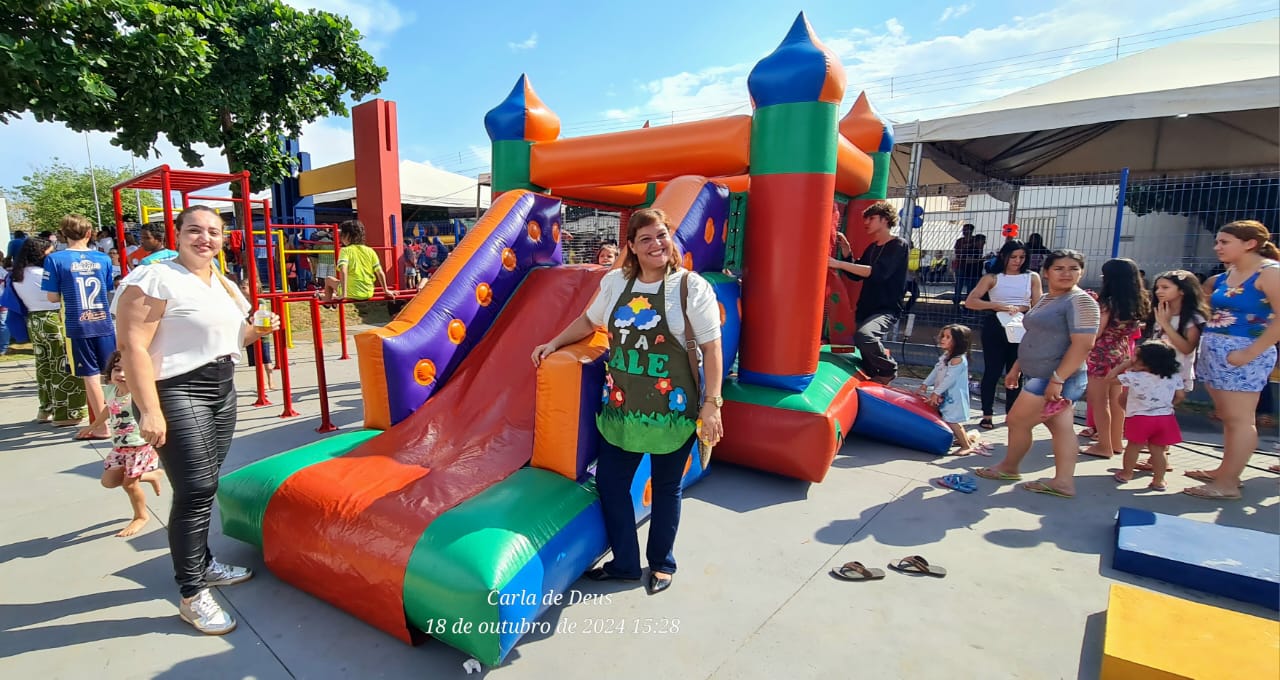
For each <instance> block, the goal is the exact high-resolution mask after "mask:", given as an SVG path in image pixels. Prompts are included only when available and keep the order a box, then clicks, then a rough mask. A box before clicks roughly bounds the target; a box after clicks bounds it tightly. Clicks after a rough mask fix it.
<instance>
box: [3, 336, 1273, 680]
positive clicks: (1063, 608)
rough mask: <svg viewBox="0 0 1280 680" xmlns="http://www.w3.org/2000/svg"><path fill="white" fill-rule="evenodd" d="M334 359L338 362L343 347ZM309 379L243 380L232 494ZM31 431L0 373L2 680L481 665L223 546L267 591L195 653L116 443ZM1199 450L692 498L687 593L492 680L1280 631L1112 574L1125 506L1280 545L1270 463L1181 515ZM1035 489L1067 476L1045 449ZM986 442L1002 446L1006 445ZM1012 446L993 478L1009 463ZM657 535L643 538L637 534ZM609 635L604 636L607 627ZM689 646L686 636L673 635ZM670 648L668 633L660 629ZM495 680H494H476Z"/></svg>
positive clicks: (581, 625)
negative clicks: (262, 386)
mask: <svg viewBox="0 0 1280 680" xmlns="http://www.w3.org/2000/svg"><path fill="white" fill-rule="evenodd" d="M329 355H330V356H336V352H334V351H333V350H332V348H330V351H329ZM291 358H293V359H294V361H295V364H294V367H293V368H294V370H293V377H294V382H295V390H296V398H297V399H298V403H297V408H298V410H299V411H300V412H301V413H302V415H301V416H300V417H297V418H290V419H281V418H280V417H279V414H280V408H279V405H278V402H279V395H278V393H276V394H273V395H272V397H273V400H274V401H276V402H277V404H276V405H272V406H268V407H261V408H255V407H253V406H252V403H253V401H254V394H253V389H252V384H253V383H252V373H250V372H249V370H248V369H241V371H240V373H239V376H238V383H239V387H240V388H241V395H242V396H241V400H240V407H241V408H240V423H239V427H238V429H237V432H236V439H235V443H234V445H233V446H232V449H231V454H230V456H229V458H228V459H227V463H226V468H225V469H224V472H227V471H230V470H234V469H236V468H239V467H241V466H244V465H246V464H248V463H251V462H253V461H256V460H259V459H262V458H265V457H267V456H270V455H272V454H275V453H278V452H280V451H284V450H287V449H291V448H293V447H296V446H299V445H302V444H305V443H308V442H311V441H314V440H315V439H317V438H318V437H323V436H326V435H320V434H317V433H316V432H315V428H316V426H317V424H318V422H319V419H318V403H317V399H316V385H315V370H314V365H313V364H312V363H311V357H310V353H309V351H307V350H299V351H298V352H296V353H295V354H293V355H291ZM327 366H328V376H329V378H328V380H329V383H330V385H331V391H330V398H331V400H332V403H333V407H334V420H335V422H336V423H337V424H339V425H340V426H341V427H342V428H343V430H349V429H353V428H356V427H359V424H360V422H361V402H360V392H359V384H358V375H357V369H356V362H355V361H354V360H350V361H338V360H336V359H332V358H331V359H330V361H329V362H328V364H327ZM35 411H36V397H35V383H34V371H33V368H32V367H31V365H30V362H29V361H27V362H9V363H4V364H0V414H3V417H0V456H3V460H4V462H5V468H4V469H5V474H4V475H3V476H2V477H0V536H2V537H3V539H2V540H0V544H3V545H2V547H0V676H3V677H6V678H90V677H92V678H98V679H113V678H153V677H159V678H180V679H182V680H187V679H190V678H263V679H268V678H271V679H273V678H361V679H363V678H443V677H464V676H465V675H466V674H465V672H464V671H463V662H464V661H466V659H467V657H466V655H464V654H463V653H461V652H458V651H457V650H454V649H452V648H450V647H448V646H446V645H444V644H441V643H438V642H435V641H428V642H427V643H425V644H423V645H421V646H418V647H409V646H406V645H403V644H401V643H400V642H398V641H397V640H395V639H393V638H391V637H389V636H387V635H385V634H383V633H381V632H379V631H377V630H375V629H373V628H371V627H369V626H367V625H366V624H364V623H362V622H361V621H359V620H357V619H355V618H353V617H351V616H349V615H348V614H346V613H344V612H343V611H341V610H338V609H336V608H334V607H332V606H330V605H328V604H326V603H324V602H321V601H319V600H316V599H314V598H312V597H311V596H309V595H306V594H304V593H302V592H300V591H298V590H296V589H294V588H293V587H291V586H289V585H287V584H285V583H283V582H281V581H280V580H278V579H277V578H276V577H275V576H273V575H272V574H271V573H270V572H269V571H267V570H266V568H265V567H264V566H263V563H262V558H261V555H260V554H259V553H258V551H257V550H256V549H254V548H252V547H250V546H248V545H245V544H242V543H239V542H237V541H234V540H232V539H228V538H225V537H223V536H222V535H221V534H220V533H219V532H218V531H217V530H216V526H217V524H218V522H217V520H216V518H215V522H214V525H215V531H214V533H213V535H212V536H211V538H210V543H211V544H212V546H213V549H214V551H215V553H216V554H217V555H218V556H219V558H220V559H221V560H223V561H226V562H230V563H235V564H247V565H249V566H252V567H253V568H254V569H255V570H257V576H256V577H255V578H254V579H253V580H252V581H249V582H248V583H244V584H241V585H238V586H233V587H229V588H222V589H220V592H219V593H218V594H217V597H218V598H219V599H220V600H221V601H222V602H224V603H225V604H227V605H229V607H230V608H231V609H232V611H233V612H234V614H235V616H236V617H237V618H238V619H239V621H240V627H239V629H238V630H236V631H234V632H233V633H231V634H230V635H227V636H225V637H206V636H202V635H199V634H198V633H196V632H195V630H194V629H192V628H191V627H190V626H189V625H187V624H185V623H183V622H182V621H181V620H179V618H178V616H177V607H176V600H177V592H176V587H175V585H174V583H173V577H172V569H171V563H170V560H169V554H168V547H167V540H166V537H165V530H164V523H165V522H166V518H167V516H168V507H169V497H168V495H167V493H165V494H162V495H160V496H159V497H155V498H153V499H152V502H151V503H150V507H151V510H152V512H153V514H154V515H155V517H156V519H153V520H152V522H151V523H149V524H148V526H147V528H146V529H145V530H144V531H143V532H142V533H141V534H139V535H137V536H133V537H131V538H127V539H125V538H115V537H114V536H113V534H114V533H115V532H116V531H118V530H119V529H120V528H121V527H123V526H124V524H125V523H126V521H127V519H128V517H129V509H128V503H127V501H126V499H125V496H124V494H123V493H121V492H120V491H118V490H112V491H108V490H105V489H103V488H101V487H100V486H99V484H98V481H97V480H98V477H99V474H100V472H101V467H102V460H103V458H104V457H105V456H106V455H107V453H109V446H108V443H105V442H93V443H81V442H73V441H72V440H71V435H72V434H73V432H71V431H69V430H57V429H53V428H51V427H50V426H47V425H35V424H31V423H29V422H28V420H29V419H30V418H31V417H32V416H34V414H35ZM1184 427H1185V428H1186V431H1185V436H1186V438H1187V439H1188V440H1189V441H1190V442H1192V443H1189V444H1188V445H1186V446H1182V447H1179V448H1178V449H1177V450H1176V451H1175V452H1174V455H1173V457H1172V458H1173V461H1172V462H1173V465H1174V466H1175V467H1176V468H1177V470H1178V472H1177V473H1175V474H1174V475H1172V476H1171V478H1170V480H1171V485H1170V492H1169V493H1152V492H1148V491H1146V489H1145V484H1137V483H1135V484H1131V485H1127V486H1125V487H1119V488H1118V487H1117V485H1116V484H1115V483H1114V482H1113V481H1112V480H1111V472H1110V471H1111V470H1112V469H1113V468H1114V467H1115V465H1116V463H1117V462H1116V461H1111V462H1109V461H1104V460H1096V459H1086V460H1082V461H1081V462H1080V465H1079V468H1078V475H1079V483H1078V491H1079V495H1078V496H1077V497H1076V498H1075V499H1073V500H1063V499H1058V498H1052V497H1048V496H1041V495H1035V494H1031V493H1027V492H1025V491H1021V490H1018V489H1015V488H1014V487H1013V486H1012V485H1001V484H997V483H994V482H987V481H980V483H979V486H978V491H977V492H976V493H974V494H972V495H965V494H961V493H957V492H953V491H947V490H944V489H939V488H936V487H933V486H931V485H930V483H929V480H930V479H931V478H935V477H938V476H941V475H944V474H947V473H950V472H954V471H965V470H968V469H971V468H974V467H977V466H980V465H983V464H986V463H989V462H990V460H989V459H983V458H934V457H932V456H926V455H923V454H919V453H914V452H910V451H906V450H903V449H899V448H895V447H892V446H887V445H884V444H879V443H875V442H870V441H866V440H862V439H856V438H853V439H850V440H848V441H847V442H846V443H845V445H844V448H843V450H842V451H841V455H840V456H838V457H837V459H836V461H835V464H834V466H833V468H832V470H831V472H830V474H829V475H828V476H827V479H826V481H825V482H823V483H822V484H806V483H802V482H797V481H794V480H789V479H782V478H778V477H774V476H770V475H766V474H763V473H759V472H756V471H753V470H748V469H743V468H736V467H733V466H729V465H718V466H714V467H713V474H711V475H710V476H709V477H708V478H707V479H706V480H705V481H703V482H702V483H700V484H698V485H696V486H695V487H693V488H692V489H690V490H688V492H687V495H686V500H685V502H684V505H683V517H682V522H681V531H680V537H679V540H678V542H677V546H676V552H677V556H678V557H679V560H680V565H681V568H680V571H679V573H678V574H677V576H676V581H675V584H674V585H673V586H672V588H671V589H670V590H668V591H667V592H665V593H662V594H661V595H658V596H654V597H650V596H648V595H646V594H645V592H644V589H643V588H642V587H640V586H639V585H635V586H627V587H620V586H616V585H611V584H599V583H592V582H588V581H585V580H584V581H579V582H578V583H577V584H575V586H574V588H575V589H577V590H579V591H581V592H583V593H590V594H600V595H608V597H607V598H603V599H602V601H601V603H598V604H578V605H573V606H566V607H560V608H556V609H553V610H551V611H550V612H548V613H547V615H546V619H547V620H548V621H551V622H553V625H559V624H561V623H562V622H563V623H565V624H566V626H565V627H567V624H568V623H576V624H577V627H578V631H577V632H574V633H567V632H561V633H551V634H547V635H532V636H529V637H526V638H525V639H524V640H523V641H522V642H521V643H520V644H518V645H517V646H516V648H515V650H514V651H513V652H512V653H511V654H510V656H509V657H508V659H507V661H506V663H505V664H504V665H503V666H501V667H499V668H493V669H485V671H484V672H485V674H486V675H487V676H488V677H493V678H558V679H564V680H570V679H577V678H583V679H591V680H598V679H599V678H603V677H608V678H612V679H616V680H623V679H627V678H655V677H657V678H717V679H726V680H727V679H739V678H743V679H748V678H762V679H763V678H912V679H916V678H947V679H949V680H955V679H960V678H975V679H982V680H994V679H997V678H1019V679H1023V680H1027V679H1034V678H1093V677H1096V676H1097V673H1098V667H1099V663H1100V659H1101V650H1102V640H1103V634H1104V626H1105V620H1106V608H1107V591H1108V587H1109V585H1110V584H1112V583H1115V582H1121V583H1129V584H1134V585H1137V586H1139V587H1142V588H1148V589H1151V590H1155V591H1159V592H1164V593H1170V594H1174V595H1177V596H1180V597H1185V598H1188V599H1191V600H1195V601H1198V602H1207V603H1210V604H1214V605H1217V606H1222V607H1226V608H1229V609H1233V610H1237V611H1244V612H1247V613H1251V614H1255V615H1258V616H1263V617H1266V618H1269V619H1272V620H1275V619H1276V613H1275V612H1272V611H1268V610H1265V609H1261V608H1258V607H1255V606H1252V605H1247V604H1244V603H1240V602H1235V601H1232V600H1226V599H1222V598H1217V597H1211V596H1207V595H1204V594H1202V593H1199V592H1196V591H1190V590H1187V589H1183V588H1180V587H1175V586H1171V585H1168V584H1165V583H1162V582H1158V581H1153V580H1147V579H1142V578H1137V577H1133V576H1131V575H1128V574H1125V573H1121V572H1116V571H1113V570H1112V569H1111V568H1110V563H1111V551H1112V545H1113V541H1114V539H1113V526H1114V521H1113V517H1114V515H1115V512H1116V509H1117V508H1118V507H1120V506H1122V505H1128V506H1133V507H1138V508H1143V509H1150V510H1155V511H1159V512H1164V513H1171V514H1178V515H1182V516H1184V517H1190V518H1194V519H1198V520H1203V521H1209V522H1217V523H1219V524H1224V525H1230V526H1239V527H1247V528H1251V529H1259V530H1263V531H1267V532H1272V533H1276V532H1280V502H1278V500H1277V492H1278V490H1280V486H1278V485H1277V479H1278V478H1277V476H1276V475H1274V474H1271V473H1269V472H1266V471H1265V468H1266V467H1267V466H1268V465H1271V464H1273V463H1274V462H1275V459H1274V457H1273V456H1272V454H1270V452H1271V451H1272V448H1271V445H1272V443H1271V442H1270V441H1267V442H1265V443H1264V445H1263V449H1264V451H1265V452H1267V453H1265V454H1263V455H1259V456H1255V458H1254V461H1253V465H1252V466H1251V468H1250V469H1249V471H1248V472H1247V477H1246V481H1245V487H1244V491H1243V493H1244V500H1243V501H1237V502H1222V503H1215V502H1206V501H1201V500H1196V499H1192V498H1189V497H1187V496H1184V495H1182V494H1178V493H1176V491H1177V490H1179V489H1181V488H1184V487H1185V486H1188V485H1190V484H1191V482H1190V480H1186V479H1184V478H1182V477H1181V476H1180V473H1181V471H1182V470H1187V469H1192V468H1204V467H1213V466H1214V465H1216V461H1215V460H1214V458H1215V457H1217V456H1218V455H1220V454H1219V450H1218V449H1217V448H1216V446H1215V445H1216V443H1217V442H1220V440H1221V435H1220V434H1219V433H1217V432H1215V431H1214V428H1213V426H1212V424H1211V423H1209V422H1208V421H1196V422H1191V421H1189V420H1188V421H1186V422H1184ZM1038 434H1039V437H1040V440H1039V441H1037V443H1036V446H1035V448H1034V449H1033V451H1032V453H1031V455H1030V456H1029V457H1028V460H1027V464H1026V470H1025V472H1026V477H1027V478H1028V479H1035V478H1037V476H1039V475H1041V474H1043V473H1045V471H1047V470H1048V469H1050V468H1051V460H1050V459H1049V457H1048V454H1049V443H1048V440H1047V432H1045V431H1043V430H1039V431H1038ZM987 438H988V440H992V441H996V442H1002V441H1003V429H1002V428H998V429H996V430H995V431H994V432H993V433H991V436H988V437H987ZM1002 448H1003V447H1002V446H998V447H997V452H996V453H997V456H998V455H999V454H1000V452H1001V450H1002ZM642 537H643V532H642ZM916 554H919V555H924V556H925V557H927V558H928V559H929V561H930V562H933V563H936V564H939V565H943V566H945V567H947V569H948V570H949V574H948V576H947V577H946V578H944V579H932V578H912V577H908V576H903V575H900V574H896V573H893V572H890V575H889V576H888V577H887V578H885V579H884V580H882V581H877V582H871V583H845V582H841V581H837V580H835V579H833V578H832V577H831V576H829V574H828V572H829V571H830V569H831V568H832V567H834V566H838V565H840V564H842V563H844V562H847V561H851V560H860V561H862V562H864V563H866V564H867V565H869V566H878V567H881V568H883V567H884V566H885V564H886V563H888V562H890V561H896V560H897V559H898V558H901V557H903V556H906V555H916ZM650 618H652V619H655V620H658V621H660V620H662V619H666V620H668V621H669V622H668V623H667V624H666V625H665V629H666V632H657V631H656V630H655V631H654V632H649V633H644V632H633V631H634V626H629V627H628V632H626V633H622V634H604V633H601V634H589V633H587V632H583V631H585V630H589V629H591V628H592V627H593V626H599V627H601V628H605V627H610V628H611V627H613V625H614V624H613V623H612V622H618V621H625V622H628V624H630V623H634V622H635V621H637V620H645V619H650ZM605 622H610V625H609V626H605V625H603V624H604V623H605ZM673 623H674V624H675V625H672V624H673ZM658 627H664V626H661V625H659V626H658ZM472 677H477V676H472Z"/></svg>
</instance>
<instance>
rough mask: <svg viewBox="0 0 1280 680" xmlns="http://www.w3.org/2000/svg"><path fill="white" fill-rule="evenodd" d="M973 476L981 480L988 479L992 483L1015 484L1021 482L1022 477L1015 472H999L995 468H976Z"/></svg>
mask: <svg viewBox="0 0 1280 680" xmlns="http://www.w3.org/2000/svg"><path fill="white" fill-rule="evenodd" d="M973 474H975V475H977V476H979V477H981V478H983V479H990V480H991V481H993V482H1017V481H1021V480H1022V475H1020V474H1018V473H1016V472H1001V471H1000V470H997V469H995V468H989V467H984V468H978V469H977V470H974V471H973Z"/></svg>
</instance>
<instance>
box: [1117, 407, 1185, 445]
mask: <svg viewBox="0 0 1280 680" xmlns="http://www.w3.org/2000/svg"><path fill="white" fill-rule="evenodd" d="M1124 438H1125V439H1127V440H1128V441H1129V443H1130V444H1151V445H1154V446H1170V445H1172V444H1180V443H1182V429H1181V428H1179V427H1178V418H1177V416H1175V415H1173V414H1172V413H1170V414H1168V415H1164V416H1129V417H1128V418H1125V419H1124Z"/></svg>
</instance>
